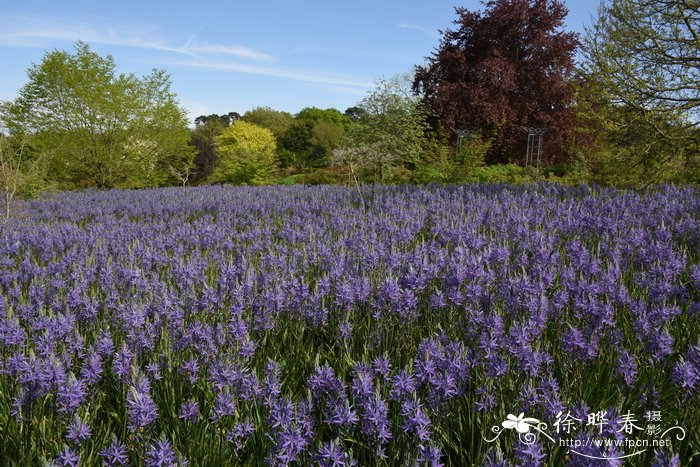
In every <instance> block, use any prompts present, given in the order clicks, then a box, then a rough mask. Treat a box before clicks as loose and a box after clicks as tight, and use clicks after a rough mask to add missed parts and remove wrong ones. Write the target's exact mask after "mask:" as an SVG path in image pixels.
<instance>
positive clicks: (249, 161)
mask: <svg viewBox="0 0 700 467" xmlns="http://www.w3.org/2000/svg"><path fill="white" fill-rule="evenodd" d="M216 144H217V147H218V151H219V164H218V165H217V167H216V169H215V170H214V174H213V178H214V180H215V181H217V182H225V183H235V184H246V185H266V184H269V183H271V182H272V180H273V177H274V175H275V173H276V172H277V169H278V164H279V161H278V159H277V155H276V153H275V150H276V149H277V142H276V141H275V136H274V135H273V134H272V132H271V131H270V130H268V129H267V128H263V127H261V126H258V125H254V124H252V123H248V122H246V121H243V120H238V121H237V122H236V123H234V124H233V125H231V126H229V127H227V128H226V129H224V130H223V131H222V132H221V134H220V135H219V136H217V137H216Z"/></svg>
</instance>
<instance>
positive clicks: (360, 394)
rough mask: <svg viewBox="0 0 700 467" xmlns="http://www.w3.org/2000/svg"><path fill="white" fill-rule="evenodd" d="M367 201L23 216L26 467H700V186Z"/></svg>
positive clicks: (13, 240) (18, 225) (294, 190)
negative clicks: (637, 442) (662, 443)
mask: <svg viewBox="0 0 700 467" xmlns="http://www.w3.org/2000/svg"><path fill="white" fill-rule="evenodd" d="M362 190H363V191H362V199H361V198H360V195H359V194H358V192H357V191H356V190H354V189H352V188H346V187H340V186H335V187H333V186H318V187H305V186H288V187H258V188H254V187H230V186H203V187H197V188H159V189H147V190H107V191H96V190H86V191H80V192H59V193H54V194H50V195H46V196H44V197H42V198H40V199H38V200H35V201H29V202H26V203H23V204H22V206H21V207H20V209H19V210H18V212H17V213H16V215H15V216H14V217H13V218H12V219H10V220H9V221H8V222H7V223H6V224H5V225H3V226H0V293H1V295H0V464H2V465H21V466H29V465H44V464H46V463H51V464H52V465H86V466H87V465H101V464H104V465H147V466H156V465H178V464H181V465H184V464H188V465H192V466H207V465H239V464H240V465H260V464H263V463H269V464H272V465H287V464H295V463H297V464H301V465H309V464H314V465H329V466H330V465H334V466H335V465H353V464H356V465H415V464H419V465H424V464H427V465H456V466H465V465H511V464H513V465H541V464H544V465H560V464H564V463H565V464H567V465H611V464H612V465H622V463H623V462H624V463H626V464H627V465H652V464H654V465H678V464H679V463H680V464H681V465H689V464H691V463H693V462H697V461H698V460H699V459H700V432H699V431H698V429H697V426H695V424H696V423H697V421H698V420H700V395H699V392H700V337H699V336H700V191H699V190H698V189H697V188H693V187H677V186H661V187H655V188H652V189H648V190H645V191H639V192H634V191H624V190H617V189H612V188H610V189H608V188H596V187H589V186H585V185H584V186H579V187H564V186H559V185H551V184H532V185H521V186H509V185H504V184H473V185H455V186H451V185H447V186H439V185H428V186H424V187H413V186H363V187H362ZM509 416H510V417H509ZM533 419H534V421H533ZM503 422H506V423H503ZM509 422H510V423H509ZM494 427H495V428H494ZM674 427H675V428H674ZM659 439H667V440H668V441H669V442H668V443H667V445H665V446H663V447H660V446H656V447H643V448H640V447H638V446H632V445H631V444H632V443H629V444H624V443H623V444H622V445H620V446H615V445H614V443H612V444H611V445H610V446H606V445H605V444H604V443H603V444H600V445H598V444H596V442H591V440H598V441H601V440H619V441H623V442H624V441H625V440H630V441H633V440H647V442H648V443H650V444H649V446H651V443H653V442H654V441H655V440H657V441H658V440H659ZM562 440H565V441H567V442H574V443H575V442H576V440H578V441H579V443H578V444H577V445H576V446H575V448H572V447H571V446H565V445H562V443H561V441H562ZM618 444H619V443H618ZM574 451H575V452H574ZM625 456H628V457H625ZM601 458H614V459H618V460H617V461H610V460H601Z"/></svg>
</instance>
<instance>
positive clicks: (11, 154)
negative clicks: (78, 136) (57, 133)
mask: <svg viewBox="0 0 700 467" xmlns="http://www.w3.org/2000/svg"><path fill="white" fill-rule="evenodd" d="M0 118H4V114H3V115H0ZM0 121H2V120H0ZM28 141H29V137H28V135H26V134H24V135H14V136H12V137H8V136H5V135H3V134H2V133H0V194H1V195H2V204H3V206H2V208H3V209H2V213H1V214H0V216H1V217H2V219H3V221H4V222H7V221H8V220H9V219H10V216H11V215H12V211H13V204H14V201H15V199H16V197H30V196H33V195H34V194H36V192H38V191H39V190H40V189H41V188H43V185H44V183H43V174H44V171H45V164H44V162H45V161H44V159H43V158H42V157H41V155H40V154H37V153H35V152H34V153H33V152H32V151H31V147H30V145H29V143H28Z"/></svg>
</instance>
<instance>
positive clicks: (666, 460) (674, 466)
mask: <svg viewBox="0 0 700 467" xmlns="http://www.w3.org/2000/svg"><path fill="white" fill-rule="evenodd" d="M680 465H681V462H680V459H679V457H678V454H671V453H669V452H668V451H667V450H665V449H660V450H657V451H655V456H654V460H653V461H652V463H651V466H652V467H680Z"/></svg>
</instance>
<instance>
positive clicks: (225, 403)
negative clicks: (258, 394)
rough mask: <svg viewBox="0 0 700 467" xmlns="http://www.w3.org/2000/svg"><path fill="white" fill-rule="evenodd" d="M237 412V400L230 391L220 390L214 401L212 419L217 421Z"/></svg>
mask: <svg viewBox="0 0 700 467" xmlns="http://www.w3.org/2000/svg"><path fill="white" fill-rule="evenodd" d="M235 412H236V402H235V401H234V399H233V396H232V395H231V394H229V393H228V392H220V393H219V394H217V395H216V399H215V401H214V408H213V414H212V416H211V417H210V418H211V421H212V422H214V423H216V422H218V421H220V420H221V419H222V418H224V417H228V416H231V415H233V414H234V413H235Z"/></svg>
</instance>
